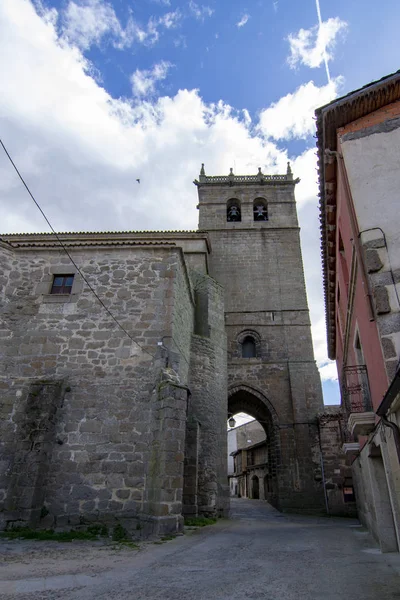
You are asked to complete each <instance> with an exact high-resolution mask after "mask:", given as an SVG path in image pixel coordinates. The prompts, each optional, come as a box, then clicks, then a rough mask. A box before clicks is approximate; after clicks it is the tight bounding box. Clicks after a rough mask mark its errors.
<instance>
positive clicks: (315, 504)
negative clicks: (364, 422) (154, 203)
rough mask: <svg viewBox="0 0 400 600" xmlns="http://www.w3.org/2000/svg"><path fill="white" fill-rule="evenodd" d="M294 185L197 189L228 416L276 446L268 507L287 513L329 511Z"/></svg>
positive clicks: (273, 180) (204, 182) (220, 180)
mask: <svg viewBox="0 0 400 600" xmlns="http://www.w3.org/2000/svg"><path fill="white" fill-rule="evenodd" d="M298 181H299V180H298V179H294V178H293V175H292V172H291V169H290V166H289V164H288V169H287V173H286V175H264V174H263V173H262V172H261V169H259V172H258V174H257V175H255V176H236V175H234V174H233V173H232V169H231V172H230V175H228V176H216V177H209V176H207V175H206V174H205V171H204V165H203V166H202V169H201V172H200V177H199V180H198V181H197V180H196V181H195V182H194V183H195V185H196V186H197V188H198V194H199V205H198V208H199V229H200V231H206V232H207V233H208V236H209V239H210V242H211V256H210V260H211V264H210V274H211V276H212V277H214V278H215V279H216V280H217V281H218V282H219V283H220V284H221V285H222V287H223V289H224V296H225V324H226V332H227V341H228V390H229V392H228V415H233V414H236V413H238V412H242V411H243V412H246V413H248V414H249V415H251V416H253V417H255V418H256V419H257V420H258V421H259V422H260V423H261V424H262V425H263V427H264V429H265V431H266V434H267V439H268V445H269V465H270V466H269V474H268V475H267V476H266V478H265V481H264V482H260V484H261V485H264V486H265V492H266V493H265V497H269V499H270V501H271V502H272V503H274V504H275V505H276V506H277V507H278V508H280V509H283V510H296V511H297V510H301V511H310V512H311V511H315V510H316V509H317V510H318V509H319V508H322V507H323V502H324V499H323V488H322V485H321V464H320V458H319V457H320V452H319V436H318V425H317V414H318V412H321V409H322V407H323V403H322V392H321V383H320V378H319V374H318V370H317V367H316V364H315V360H314V354H313V347H312V339H311V328H310V317H309V310H308V305H307V297H306V290H305V282H304V275H303V263H302V257H301V250H300V237H299V226H298V220H297V212H296V203H295V197H294V188H295V185H296V183H298Z"/></svg>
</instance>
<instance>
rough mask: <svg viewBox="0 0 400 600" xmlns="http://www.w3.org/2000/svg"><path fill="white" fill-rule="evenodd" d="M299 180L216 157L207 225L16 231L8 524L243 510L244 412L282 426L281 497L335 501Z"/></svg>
mask: <svg viewBox="0 0 400 600" xmlns="http://www.w3.org/2000/svg"><path fill="white" fill-rule="evenodd" d="M296 182H297V180H295V179H294V178H293V175H292V173H291V171H290V167H289V166H288V171H287V173H286V174H284V175H264V174H263V173H262V172H261V171H260V170H259V173H258V174H257V175H255V176H235V175H234V174H233V173H232V172H231V173H230V175H228V176H218V177H208V176H207V175H206V174H205V172H204V167H202V170H201V172H200V176H199V179H198V180H196V181H195V184H196V186H197V188H198V194H199V205H198V208H199V230H198V231H193V232H191V231H183V232H117V233H108V232H104V233H66V234H60V235H59V239H60V240H61V242H62V246H61V245H60V242H59V240H57V239H56V238H55V236H54V235H52V234H21V235H18V234H12V235H11V234H9V235H2V236H1V237H0V266H1V275H0V310H1V313H0V314H1V325H0V336H1V341H0V354H1V367H0V368H1V372H0V398H1V404H0V410H1V424H0V428H1V431H0V452H1V455H0V527H1V528H3V529H4V528H9V527H15V526H20V525H26V524H28V525H29V526H32V527H45V528H49V527H57V528H68V527H72V528H74V527H85V526H87V525H88V524H92V523H102V524H105V525H106V526H107V527H109V528H110V530H112V529H113V528H114V527H115V526H116V525H117V524H119V525H121V526H122V527H123V528H124V529H125V530H126V532H127V533H128V534H129V535H132V534H135V535H142V536H144V535H148V534H150V533H163V532H177V531H179V530H181V529H182V525H183V519H184V516H185V515H207V516H208V515H215V516H227V515H228V512H229V488H228V481H227V470H226V455H227V448H226V443H227V442H226V429H227V425H226V423H227V418H229V416H231V415H234V414H236V413H237V412H240V411H244V412H246V413H248V414H250V415H252V416H253V417H255V418H256V419H257V420H258V421H259V422H260V423H261V425H262V426H263V427H264V429H265V432H266V435H267V444H268V456H269V472H268V475H267V477H268V482H266V489H268V490H269V501H270V502H272V503H273V504H274V505H275V506H277V508H279V509H281V510H295V511H303V512H321V511H323V510H325V508H326V502H327V492H326V489H327V487H326V477H327V476H329V465H326V468H325V470H324V468H323V460H322V462H321V450H322V453H323V447H322V445H323V444H322V445H321V439H322V440H323V439H324V438H323V436H322V437H321V432H320V418H319V415H320V414H321V413H322V412H323V405H322V394H321V384H320V380H319V375H318V371H317V367H316V364H315V361H314V356H313V349H312V342H311V330H310V320H309V312H308V306H307V299H306V293H305V284H304V276H303V267H302V259H301V251H300V241H299V227H298V222H297V214H296V205H295V198H294V188H295V185H296ZM67 252H68V254H69V256H68V255H67ZM71 258H72V261H73V262H72V261H71ZM325 437H326V436H325ZM328 437H329V436H328ZM329 439H330V438H329ZM329 443H330V442H329ZM338 445H340V440H339V441H338ZM338 447H339V446H338ZM337 472H338V470H337V469H336V470H335V473H337ZM332 473H333V470H332ZM339 504H340V503H339ZM339 512H340V511H339Z"/></svg>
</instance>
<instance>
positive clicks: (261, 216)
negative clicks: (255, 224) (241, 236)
mask: <svg viewBox="0 0 400 600" xmlns="http://www.w3.org/2000/svg"><path fill="white" fill-rule="evenodd" d="M253 215H254V220H255V221H268V209H267V203H266V201H265V200H264V198H256V199H255V200H254V202H253Z"/></svg>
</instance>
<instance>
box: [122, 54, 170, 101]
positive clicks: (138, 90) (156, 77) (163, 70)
mask: <svg viewBox="0 0 400 600" xmlns="http://www.w3.org/2000/svg"><path fill="white" fill-rule="evenodd" d="M173 66H174V65H172V64H171V63H170V62H168V61H165V60H162V61H161V62H159V63H157V64H155V65H154V66H153V68H152V69H150V70H140V69H136V71H135V72H134V73H133V74H132V76H131V83H132V92H133V95H134V96H137V97H140V96H149V95H151V94H154V92H155V89H156V84H157V82H158V81H162V80H163V79H165V78H166V77H167V75H168V71H169V69H170V68H171V67H173Z"/></svg>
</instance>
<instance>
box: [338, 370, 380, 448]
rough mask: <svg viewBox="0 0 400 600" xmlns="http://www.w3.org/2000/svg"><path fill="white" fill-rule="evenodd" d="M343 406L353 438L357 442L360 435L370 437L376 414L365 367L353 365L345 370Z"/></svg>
mask: <svg viewBox="0 0 400 600" xmlns="http://www.w3.org/2000/svg"><path fill="white" fill-rule="evenodd" d="M342 404H343V408H344V412H345V414H346V415H347V429H348V432H349V433H350V435H351V438H352V439H355V440H357V439H358V436H360V435H363V436H365V435H368V434H369V433H370V431H372V429H373V428H374V425H375V413H374V412H373V409H372V402H371V394H370V390H369V382H368V373H367V367H366V366H365V365H353V366H348V367H345V368H344V369H343V380H342ZM346 441H350V440H348V439H347V440H346Z"/></svg>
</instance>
